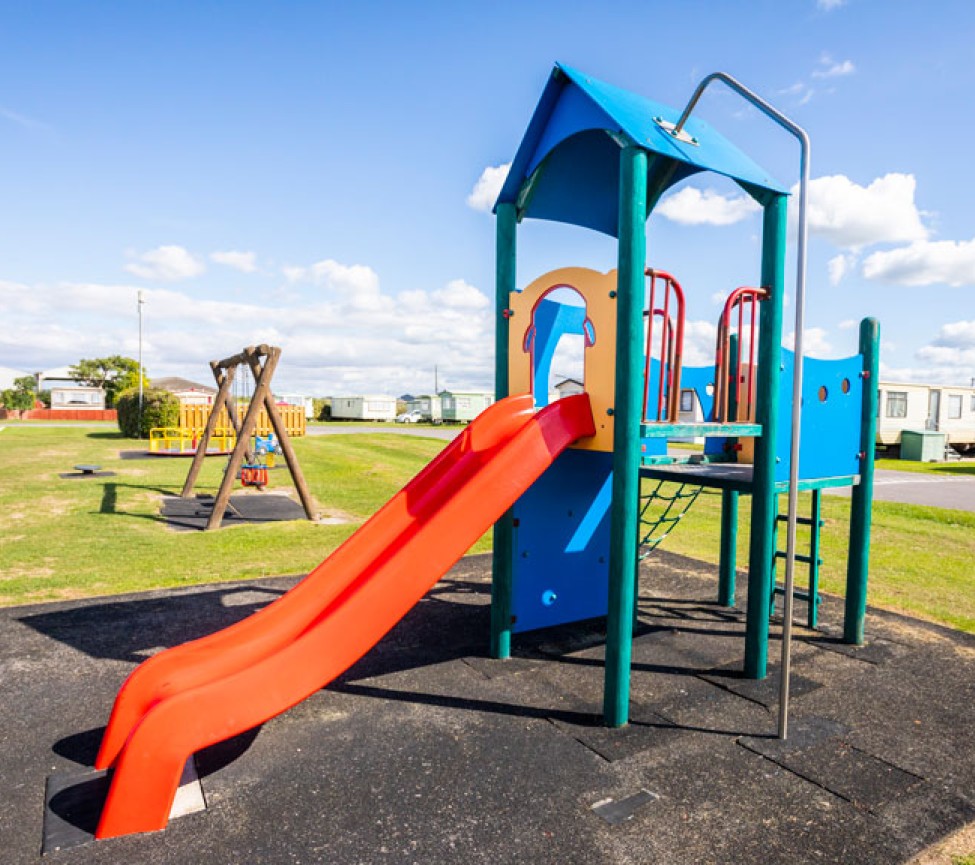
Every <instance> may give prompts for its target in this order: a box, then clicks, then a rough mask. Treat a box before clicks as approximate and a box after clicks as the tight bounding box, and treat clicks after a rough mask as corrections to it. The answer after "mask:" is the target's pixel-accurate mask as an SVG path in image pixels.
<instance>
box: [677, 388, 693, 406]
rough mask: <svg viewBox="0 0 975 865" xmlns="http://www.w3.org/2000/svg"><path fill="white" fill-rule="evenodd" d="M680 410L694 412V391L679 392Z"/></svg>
mask: <svg viewBox="0 0 975 865" xmlns="http://www.w3.org/2000/svg"><path fill="white" fill-rule="evenodd" d="M680 410H681V411H694V391H693V390H691V389H687V390H682V391H681V392H680Z"/></svg>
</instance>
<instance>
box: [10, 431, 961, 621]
mask: <svg viewBox="0 0 975 865" xmlns="http://www.w3.org/2000/svg"><path fill="white" fill-rule="evenodd" d="M294 444H295V449H296V451H297V453H298V457H299V460H300V462H301V466H302V469H303V471H304V473H305V476H306V478H307V480H308V483H309V485H310V487H311V490H312V493H313V495H314V496H315V498H316V500H317V502H318V504H319V506H320V509H321V511H322V513H323V514H324V515H331V516H339V517H344V518H346V519H348V520H349V522H348V523H346V524H343V525H318V524H312V523H310V522H307V521H296V522H290V523H267V524H264V525H254V526H237V527H234V528H228V529H222V530H220V531H215V532H174V531H172V530H170V529H168V528H167V527H166V525H165V523H164V522H163V521H162V520H161V518H160V517H159V505H160V499H161V497H162V496H163V495H164V494H176V493H178V492H179V490H180V489H181V487H182V485H183V480H184V478H185V476H186V472H187V470H188V468H189V461H188V460H186V459H175V458H155V459H151V460H123V459H120V458H119V452H120V451H121V450H131V449H137V448H138V447H139V444H138V443H137V442H133V441H131V440H126V439H122V438H121V437H120V436H119V435H118V434H117V433H115V432H112V431H110V430H107V429H96V430H93V429H90V428H89V429H86V428H55V427H38V426H35V425H32V426H31V427H30V428H25V427H23V426H19V425H11V426H8V427H7V428H6V429H4V430H2V431H0V446H2V448H3V452H4V455H5V460H4V480H3V483H2V484H0V605H11V604H24V603H33V602H38V601H48V600H59V599H65V598H77V597H87V596H92V595H111V594H117V593H121V592H130V591H139V590H144V589H157V588H168V587H173V586H185V585H192V584H197V583H207V582H213V581H218V580H232V579H243V578H247V577H258V576H266V575H279V574H296V573H304V572H306V571H308V570H310V569H311V568H313V567H314V566H315V565H316V564H318V562H319V561H321V560H322V558H324V557H325V556H326V555H327V554H328V553H329V552H331V551H332V550H333V549H335V547H336V546H338V544H340V543H341V542H342V541H343V540H344V539H345V538H346V537H348V535H349V534H351V532H352V531H354V529H355V528H356V526H358V525H359V524H360V523H361V522H362V521H364V520H365V519H366V518H367V517H368V516H369V515H370V514H372V513H373V512H375V510H376V509H378V508H379V507H380V506H381V505H382V504H383V503H384V502H385V501H386V500H387V499H388V498H389V497H390V496H391V495H392V494H393V493H394V492H396V490H398V489H399V488H400V487H402V486H403V484H404V483H406V481H408V480H409V479H410V478H411V477H412V476H413V475H415V474H416V473H417V472H418V471H419V470H420V469H421V468H422V467H423V466H424V465H425V464H426V463H427V462H429V460H430V459H432V458H433V457H434V456H435V455H436V454H437V453H439V451H440V450H441V449H442V448H443V447H445V446H446V442H444V441H440V440H437V439H430V438H422V437H419V436H418V437H413V436H402V435H389V434H385V435H384V434H383V433H382V432H381V431H379V432H377V433H376V434H369V435H349V436H310V437H307V438H302V439H297V440H295V442H294ZM78 463H95V464H98V465H101V466H102V468H103V469H105V470H108V471H114V472H115V473H116V476H115V477H113V478H98V479H90V480H62V479H61V478H60V477H58V474H59V473H60V472H67V471H71V470H72V468H73V466H74V465H75V464H78ZM224 465H225V458H219V457H211V458H209V459H208V460H207V462H206V464H205V466H204V469H203V472H202V473H201V476H200V480H199V483H198V485H197V491H198V492H200V493H214V492H216V489H217V486H218V484H219V482H220V478H221V476H222V473H223V468H224ZM954 467H955V468H958V466H957V464H955V465H954ZM289 485H290V479H289V477H288V475H287V472H286V471H274V472H272V473H271V487H272V489H273V488H275V487H285V486H289ZM254 494H257V493H254ZM823 501H824V505H823V511H824V516H825V518H826V520H827V526H826V528H825V529H824V531H823V557H824V559H825V560H826V563H825V565H824V566H823V570H822V588H823V589H824V590H825V591H828V592H835V593H840V594H841V593H842V592H843V590H844V582H845V562H846V547H847V539H846V530H847V528H846V527H847V523H848V516H849V500H848V499H844V498H839V497H835V496H824V497H823ZM719 508H720V497H719V496H718V495H717V494H713V493H707V492H706V493H704V494H702V495H701V496H700V498H699V500H698V502H697V503H696V504H695V505H694V507H693V508H692V509H691V511H690V512H689V513H688V515H687V517H686V518H685V520H683V521H682V523H681V524H680V525H679V526H678V527H677V529H676V530H675V531H674V532H673V533H672V534H671V536H670V537H669V538H668V539H667V541H666V542H665V544H664V549H667V550H671V551H673V552H677V553H682V554H684V555H688V556H692V557H694V558H696V559H700V560H703V561H709V562H717V556H718V515H719ZM802 508H803V509H804V510H808V502H807V500H805V499H804V500H803V504H802ZM747 518H748V499H747V497H742V499H741V526H742V530H741V532H740V536H739V566H740V567H746V566H747V556H748V533H747V524H748V522H747ZM973 529H975V514H970V513H965V512H961V511H950V510H943V509H939V508H925V507H917V506H912V505H899V504H890V503H885V502H877V503H875V506H874V525H873V552H872V555H873V558H872V567H871V582H870V592H869V601H870V603H871V604H874V605H879V606H885V607H889V608H892V609H897V610H902V611H904V612H908V613H911V614H914V615H919V616H922V617H925V618H928V619H933V620H935V621H939V622H944V623H946V624H949V625H952V626H954V627H957V628H961V629H963V630H966V631H970V632H975V592H973V591H972V586H971V579H972V562H973V561H975V531H973ZM489 541H490V536H489V535H488V536H486V537H484V538H481V539H480V540H479V541H478V543H477V544H476V545H475V547H474V548H473V549H474V551H476V552H477V551H485V550H487V549H489ZM805 543H808V541H807V540H806V538H805V537H804V536H803V535H802V533H801V530H800V551H801V549H802V545H803V544H805ZM797 579H798V582H800V583H801V582H803V580H804V574H803V572H802V568H801V566H800V569H799V570H798V571H797Z"/></svg>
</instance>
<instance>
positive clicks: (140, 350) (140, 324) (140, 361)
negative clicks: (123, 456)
mask: <svg viewBox="0 0 975 865" xmlns="http://www.w3.org/2000/svg"><path fill="white" fill-rule="evenodd" d="M144 305H145V300H144V299H143V297H142V289H141V288H140V289H139V299H138V303H137V306H138V309H139V430H140V432H141V430H142V307H143V306H144Z"/></svg>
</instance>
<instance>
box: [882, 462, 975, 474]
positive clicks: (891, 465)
mask: <svg viewBox="0 0 975 865" xmlns="http://www.w3.org/2000/svg"><path fill="white" fill-rule="evenodd" d="M875 465H876V467H877V468H878V469H889V470H890V471H894V472H914V473H916V474H924V475H970V476H972V477H975V462H971V461H968V460H965V461H963V462H950V463H922V462H915V461H914V460H890V459H878V460H877V462H876V463H875Z"/></svg>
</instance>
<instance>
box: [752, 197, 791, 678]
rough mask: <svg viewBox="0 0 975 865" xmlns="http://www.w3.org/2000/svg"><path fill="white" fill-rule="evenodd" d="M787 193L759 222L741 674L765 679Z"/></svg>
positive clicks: (776, 201)
mask: <svg viewBox="0 0 975 865" xmlns="http://www.w3.org/2000/svg"><path fill="white" fill-rule="evenodd" d="M785 233H786V197H785V196H784V195H776V196H775V197H774V198H773V199H772V200H771V201H769V203H768V204H767V205H766V206H765V214H764V219H763V225H762V285H763V286H764V287H765V288H767V289H768V291H769V298H768V299H767V300H765V301H764V302H763V303H762V304H761V307H760V318H759V344H758V376H757V382H756V408H755V420H756V422H757V423H759V424H761V427H762V435H761V437H760V438H758V439H756V441H755V470H754V474H753V477H752V518H751V542H750V545H749V553H748V608H747V621H746V625H745V665H744V674H745V676H746V678H749V679H764V678H765V674H766V668H767V661H768V611H769V602H770V598H771V583H770V579H771V576H772V574H771V568H772V562H773V561H774V556H775V462H776V458H775V437H776V432H777V429H778V416H779V377H780V375H781V368H780V364H781V362H782V345H781V343H782V305H783V298H784V295H785Z"/></svg>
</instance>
